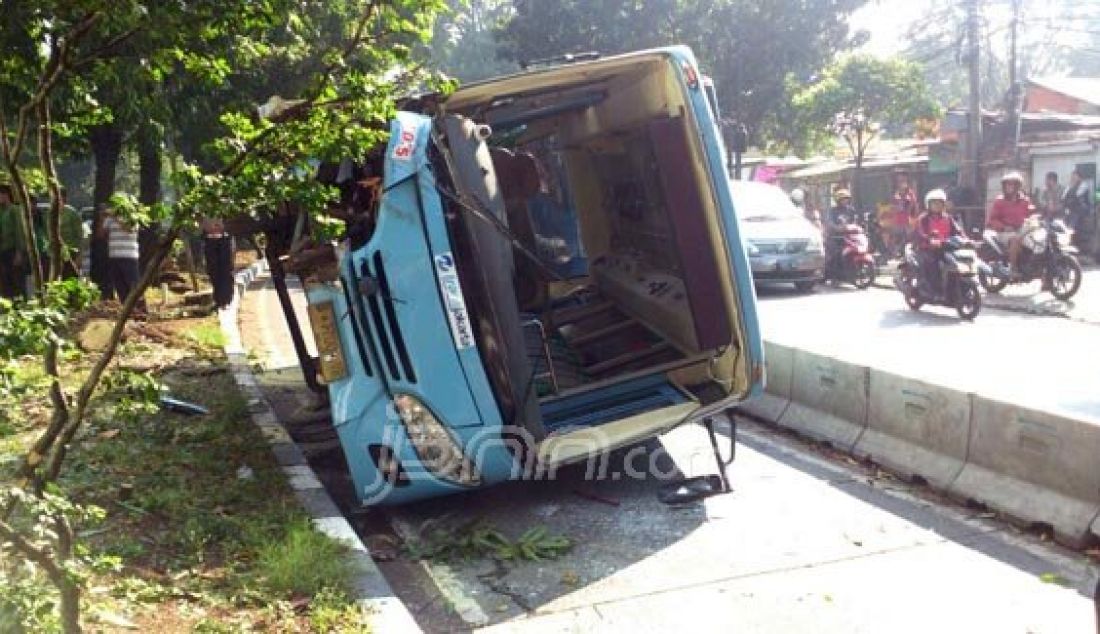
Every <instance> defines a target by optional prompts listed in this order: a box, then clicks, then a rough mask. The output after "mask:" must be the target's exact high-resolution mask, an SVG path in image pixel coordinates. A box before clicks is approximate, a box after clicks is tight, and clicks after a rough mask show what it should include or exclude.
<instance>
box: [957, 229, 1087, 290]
mask: <svg viewBox="0 0 1100 634" xmlns="http://www.w3.org/2000/svg"><path fill="white" fill-rule="evenodd" d="M1020 234H1021V236H1022V238H1021V239H1020V253H1019V256H1018V257H1017V258H1016V259H1017V262H1016V264H1017V270H1016V271H1015V272H1014V271H1012V269H1011V267H1010V266H1009V258H1008V245H1006V244H1001V242H1000V240H998V238H997V233H996V232H995V231H992V230H987V231H986V232H985V233H984V235H983V240H982V247H981V250H980V254H981V258H982V259H983V260H984V261H985V262H986V263H987V265H988V268H987V269H986V270H983V271H981V272H980V273H979V275H978V280H979V281H980V282H981V285H982V288H984V289H985V290H986V291H988V292H990V293H999V292H1001V291H1002V290H1004V288H1005V287H1006V286H1008V285H1009V284H1025V283H1028V282H1032V281H1034V280H1043V283H1044V290H1045V289H1046V288H1049V289H1050V293H1051V295H1054V297H1055V298H1057V299H1059V300H1062V301H1066V300H1068V299H1070V298H1071V297H1073V296H1074V295H1075V294H1077V291H1078V290H1079V289H1080V288H1081V277H1082V272H1081V264H1080V263H1079V262H1078V261H1077V248H1076V247H1074V246H1072V245H1071V244H1070V231H1069V229H1068V228H1066V225H1065V223H1063V222H1062V221H1061V220H1053V221H1051V220H1045V219H1042V218H1040V217H1039V216H1037V215H1035V216H1032V217H1031V218H1028V220H1027V222H1026V223H1024V226H1023V227H1022V228H1021V230H1020Z"/></svg>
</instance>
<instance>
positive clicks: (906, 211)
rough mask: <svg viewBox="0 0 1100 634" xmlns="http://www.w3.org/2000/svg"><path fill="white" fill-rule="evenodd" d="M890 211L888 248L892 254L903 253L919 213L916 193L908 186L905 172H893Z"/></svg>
mask: <svg viewBox="0 0 1100 634" xmlns="http://www.w3.org/2000/svg"><path fill="white" fill-rule="evenodd" d="M890 212H891V213H890V215H891V217H892V218H891V219H892V222H891V227H890V234H889V235H890V244H889V248H890V250H891V251H892V252H893V254H894V255H897V256H900V255H901V254H902V253H904V248H905V242H906V240H907V239H908V238H909V233H910V230H911V229H912V227H914V226H915V224H916V222H917V216H918V215H919V214H920V206H919V205H918V204H917V194H916V192H914V191H913V188H912V187H910V186H909V175H908V174H906V173H905V172H895V173H894V195H893V197H891V199H890Z"/></svg>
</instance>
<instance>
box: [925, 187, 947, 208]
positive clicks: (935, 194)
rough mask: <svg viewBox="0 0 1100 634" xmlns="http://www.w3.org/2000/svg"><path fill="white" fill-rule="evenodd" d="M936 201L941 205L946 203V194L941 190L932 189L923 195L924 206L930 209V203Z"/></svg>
mask: <svg viewBox="0 0 1100 634" xmlns="http://www.w3.org/2000/svg"><path fill="white" fill-rule="evenodd" d="M934 200H938V201H940V202H941V203H947V193H946V192H944V191H943V190H942V189H933V190H932V191H930V192H928V193H927V194H925V195H924V206H925V207H931V206H932V201H934Z"/></svg>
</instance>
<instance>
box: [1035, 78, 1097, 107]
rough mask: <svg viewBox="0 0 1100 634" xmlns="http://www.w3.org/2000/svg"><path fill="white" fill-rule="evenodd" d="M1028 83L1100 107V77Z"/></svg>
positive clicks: (1046, 79)
mask: <svg viewBox="0 0 1100 634" xmlns="http://www.w3.org/2000/svg"><path fill="white" fill-rule="evenodd" d="M1028 81H1029V82H1030V83H1032V84H1035V85H1036V86H1041V87H1043V88H1046V89H1048V90H1053V91H1054V92H1059V93H1062V94H1063V95H1066V96H1067V97H1073V98H1074V99H1077V100H1078V101H1084V102H1085V103H1090V104H1092V105H1094V106H1100V77H1040V78H1038V79H1029V80H1028Z"/></svg>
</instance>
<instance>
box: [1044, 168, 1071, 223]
mask: <svg viewBox="0 0 1100 634" xmlns="http://www.w3.org/2000/svg"><path fill="white" fill-rule="evenodd" d="M1065 196H1066V188H1065V187H1063V186H1062V184H1061V183H1059V182H1058V174H1057V173H1056V172H1047V177H1046V184H1045V187H1044V188H1043V191H1042V192H1041V193H1040V194H1039V209H1040V211H1042V212H1043V216H1044V217H1045V218H1046V219H1047V220H1054V219H1055V218H1061V217H1062V212H1063V211H1064V210H1065V205H1064V204H1063V202H1062V199H1063V198H1065Z"/></svg>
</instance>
